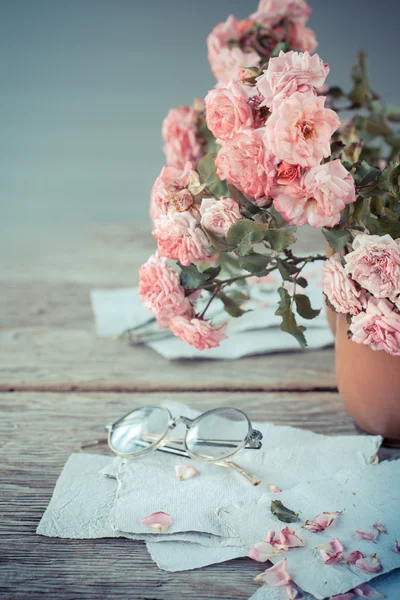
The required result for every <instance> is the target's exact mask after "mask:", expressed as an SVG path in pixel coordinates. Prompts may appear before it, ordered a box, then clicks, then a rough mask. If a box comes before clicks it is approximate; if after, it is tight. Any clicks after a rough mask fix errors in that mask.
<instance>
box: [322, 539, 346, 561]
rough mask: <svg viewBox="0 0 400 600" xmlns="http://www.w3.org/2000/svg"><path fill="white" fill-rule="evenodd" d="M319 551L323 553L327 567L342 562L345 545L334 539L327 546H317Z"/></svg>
mask: <svg viewBox="0 0 400 600" xmlns="http://www.w3.org/2000/svg"><path fill="white" fill-rule="evenodd" d="M317 550H319V551H320V552H321V555H322V559H323V561H324V563H325V564H326V565H330V564H332V563H336V562H340V560H341V559H342V556H343V554H342V553H343V544H342V542H341V541H340V540H339V539H338V538H335V539H333V540H332V541H331V542H328V543H327V544H321V546H317Z"/></svg>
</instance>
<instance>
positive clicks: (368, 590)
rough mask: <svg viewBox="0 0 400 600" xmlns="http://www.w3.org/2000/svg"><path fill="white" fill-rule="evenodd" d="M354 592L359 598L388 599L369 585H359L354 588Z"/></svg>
mask: <svg viewBox="0 0 400 600" xmlns="http://www.w3.org/2000/svg"><path fill="white" fill-rule="evenodd" d="M353 592H354V593H355V595H356V596H357V597H359V598H369V599H370V600H381V598H386V596H385V594H381V593H380V592H377V591H376V590H374V588H373V587H371V586H370V585H368V583H362V584H361V585H358V586H357V587H356V588H354V590H353Z"/></svg>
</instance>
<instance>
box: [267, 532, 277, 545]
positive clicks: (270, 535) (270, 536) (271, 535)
mask: <svg viewBox="0 0 400 600" xmlns="http://www.w3.org/2000/svg"><path fill="white" fill-rule="evenodd" d="M274 537H275V531H271V530H270V531H267V534H266V536H265V538H264V542H267V544H272V542H273V541H274Z"/></svg>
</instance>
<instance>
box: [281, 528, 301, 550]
mask: <svg viewBox="0 0 400 600" xmlns="http://www.w3.org/2000/svg"><path fill="white" fill-rule="evenodd" d="M274 545H275V547H277V548H279V547H282V548H285V549H288V548H300V547H301V546H304V542H303V540H302V539H301V538H300V537H299V536H298V535H297V533H296V532H295V531H293V529H290V527H288V526H286V527H284V528H283V529H282V530H281V533H280V534H279V542H275V544H274Z"/></svg>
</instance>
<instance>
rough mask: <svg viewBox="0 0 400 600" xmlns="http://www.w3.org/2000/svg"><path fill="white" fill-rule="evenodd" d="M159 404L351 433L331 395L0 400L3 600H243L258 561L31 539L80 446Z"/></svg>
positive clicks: (125, 544) (26, 396)
mask: <svg viewBox="0 0 400 600" xmlns="http://www.w3.org/2000/svg"><path fill="white" fill-rule="evenodd" d="M166 399H170V400H175V401H180V402H183V403H186V404H189V405H190V406H192V407H194V408H197V409H199V410H207V409H209V408H211V407H216V406H221V405H225V406H227V405H230V406H234V407H237V408H243V409H245V410H246V411H247V412H248V414H249V415H250V417H251V418H252V419H253V420H263V421H273V422H275V423H280V424H287V425H296V426H298V427H302V428H307V429H312V430H313V431H317V432H321V433H328V434H329V433H331V434H334V433H336V434H337V433H354V426H353V424H352V422H351V420H350V418H349V417H348V416H347V414H346V413H345V411H344V408H343V405H342V403H341V402H340V400H339V398H338V396H337V394H333V393H325V394H320V393H319V394H315V393H304V394H301V395H296V394H283V393H280V394H268V393H233V392H230V393H220V394H218V393H207V394H204V393H191V394H189V393H176V394H166V393H159V394H146V395H143V394H124V393H119V394H99V393H96V394H95V393H93V394H55V393H45V394H40V393H2V394H0V412H1V415H2V418H1V420H0V479H1V480H2V482H3V483H2V487H1V493H0V540H1V541H0V597H1V598H5V599H6V598H9V599H12V600H26V599H27V598H29V599H30V600H32V599H33V600H36V599H39V598H42V597H43V594H45V595H46V597H47V598H50V599H52V598H56V597H61V598H65V599H68V600H72V599H73V600H83V599H88V600H89V599H90V600H95V599H98V598H107V599H110V600H113V599H119V598H129V599H141V600H176V599H177V598H178V597H179V598H180V597H182V598H190V599H193V598H196V599H198V600H206V599H212V600H219V599H221V600H222V599H228V600H242V599H243V600H244V599H245V598H249V597H250V596H251V595H252V594H253V593H254V592H255V591H256V589H257V587H256V584H254V582H253V578H254V577H255V575H256V574H257V573H258V572H260V571H262V570H263V568H264V567H263V565H258V564H255V563H253V562H251V561H248V560H242V559H241V560H236V561H232V562H230V563H224V564H222V565H214V566H211V567H207V568H206V569H200V570H196V571H192V572H186V573H174V574H169V573H165V572H163V571H160V570H159V569H158V568H157V567H156V566H155V564H154V563H153V562H152V561H151V559H150V557H149V555H148V553H147V551H146V548H145V546H144V545H143V544H142V543H140V542H133V541H128V540H123V539H112V540H61V539H53V538H43V537H41V536H37V535H36V534H35V530H36V527H37V525H38V523H39V520H40V518H41V516H42V514H43V512H44V510H45V508H46V506H47V504H48V502H49V500H50V497H51V494H52V491H53V488H54V485H55V483H56V480H57V478H58V476H59V474H60V472H61V470H62V466H63V464H64V463H65V461H66V459H67V458H68V456H69V455H70V453H71V452H73V451H77V450H78V449H79V445H80V442H81V441H83V440H86V439H92V438H93V437H96V436H97V435H99V434H101V433H102V430H103V425H104V424H105V423H106V422H109V421H110V420H112V419H113V418H115V417H117V416H119V415H120V414H123V413H124V412H126V411H127V410H129V409H130V408H134V407H135V406H137V405H139V404H143V403H159V402H161V401H164V400H166Z"/></svg>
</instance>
